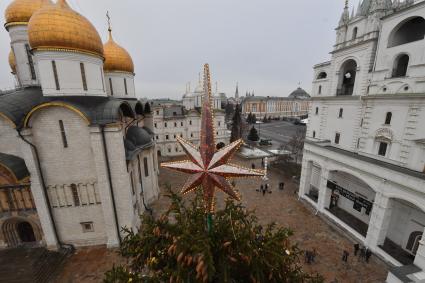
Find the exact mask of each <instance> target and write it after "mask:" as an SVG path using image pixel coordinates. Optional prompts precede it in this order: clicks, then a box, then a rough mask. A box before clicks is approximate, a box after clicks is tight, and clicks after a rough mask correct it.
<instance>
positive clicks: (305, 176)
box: [298, 157, 313, 198]
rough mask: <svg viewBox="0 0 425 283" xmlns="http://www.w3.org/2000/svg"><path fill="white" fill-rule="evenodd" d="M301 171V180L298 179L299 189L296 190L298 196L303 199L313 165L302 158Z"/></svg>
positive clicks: (307, 188)
mask: <svg viewBox="0 0 425 283" xmlns="http://www.w3.org/2000/svg"><path fill="white" fill-rule="evenodd" d="M301 167H302V170H301V178H300V188H299V190H298V196H299V197H300V198H301V197H304V195H305V194H306V193H308V190H309V188H310V179H311V170H312V167H313V164H312V162H311V161H307V160H306V158H305V157H304V158H303V161H302V166H301Z"/></svg>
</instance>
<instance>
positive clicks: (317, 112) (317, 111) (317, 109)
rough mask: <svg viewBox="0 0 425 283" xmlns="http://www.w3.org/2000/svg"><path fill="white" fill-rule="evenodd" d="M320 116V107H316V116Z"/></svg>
mask: <svg viewBox="0 0 425 283" xmlns="http://www.w3.org/2000/svg"><path fill="white" fill-rule="evenodd" d="M317 114H319V107H316V115H317Z"/></svg>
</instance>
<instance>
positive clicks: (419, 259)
mask: <svg viewBox="0 0 425 283" xmlns="http://www.w3.org/2000/svg"><path fill="white" fill-rule="evenodd" d="M413 263H414V264H415V265H416V266H417V267H420V268H422V270H425V231H424V233H423V234H422V239H421V240H420V241H419V248H418V251H417V252H416V257H415V261H414V262H413Z"/></svg>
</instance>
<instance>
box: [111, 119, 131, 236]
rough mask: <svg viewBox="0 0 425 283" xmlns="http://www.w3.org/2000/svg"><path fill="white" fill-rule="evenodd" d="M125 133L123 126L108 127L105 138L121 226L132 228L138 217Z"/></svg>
mask: <svg viewBox="0 0 425 283" xmlns="http://www.w3.org/2000/svg"><path fill="white" fill-rule="evenodd" d="M123 131H124V129H123V128H122V127H121V126H117V127H108V128H105V136H106V144H107V147H108V155H109V164H110V170H111V178H112V185H113V190H114V197H115V204H116V210H117V214H118V222H119V226H120V228H121V227H124V226H126V227H129V228H131V227H133V224H134V223H135V221H136V220H135V218H136V215H135V211H134V208H133V205H134V203H133V196H132V189H131V182H130V172H129V170H128V168H127V161H126V159H125V148H124V140H123V136H124V134H123ZM134 228H137V227H134Z"/></svg>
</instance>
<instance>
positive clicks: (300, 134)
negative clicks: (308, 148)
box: [284, 129, 305, 163]
mask: <svg viewBox="0 0 425 283" xmlns="http://www.w3.org/2000/svg"><path fill="white" fill-rule="evenodd" d="M304 139H305V130H303V129H297V131H296V132H295V133H294V134H293V135H292V136H291V139H290V140H289V141H288V142H287V143H286V144H284V148H285V149H286V150H289V151H290V152H291V155H292V156H293V158H294V160H295V163H298V159H299V157H300V156H301V154H302V151H303V149H304Z"/></svg>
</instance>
